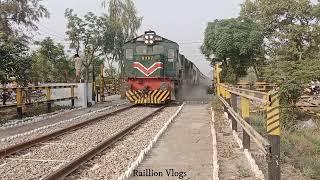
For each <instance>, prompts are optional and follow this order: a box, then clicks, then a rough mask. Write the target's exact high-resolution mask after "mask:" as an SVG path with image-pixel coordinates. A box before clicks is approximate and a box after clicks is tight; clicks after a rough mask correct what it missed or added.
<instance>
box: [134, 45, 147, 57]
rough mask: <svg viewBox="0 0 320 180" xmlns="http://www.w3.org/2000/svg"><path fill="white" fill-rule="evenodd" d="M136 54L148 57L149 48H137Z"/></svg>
mask: <svg viewBox="0 0 320 180" xmlns="http://www.w3.org/2000/svg"><path fill="white" fill-rule="evenodd" d="M136 53H137V55H146V54H147V46H137V47H136Z"/></svg>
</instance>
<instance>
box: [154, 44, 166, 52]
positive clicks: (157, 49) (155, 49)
mask: <svg viewBox="0 0 320 180" xmlns="http://www.w3.org/2000/svg"><path fill="white" fill-rule="evenodd" d="M163 53H164V47H163V46H159V45H156V46H153V54H163Z"/></svg>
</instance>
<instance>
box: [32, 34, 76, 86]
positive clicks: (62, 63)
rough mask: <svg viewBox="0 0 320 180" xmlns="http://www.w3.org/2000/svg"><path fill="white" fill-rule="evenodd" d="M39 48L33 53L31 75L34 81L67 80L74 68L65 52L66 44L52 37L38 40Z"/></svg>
mask: <svg viewBox="0 0 320 180" xmlns="http://www.w3.org/2000/svg"><path fill="white" fill-rule="evenodd" d="M36 44H37V45H39V46H40V47H39V49H38V50H36V51H35V52H33V54H32V70H31V73H32V75H31V77H32V80H33V82H39V81H40V82H66V81H67V74H69V72H70V71H71V69H72V66H71V64H70V61H68V60H67V57H66V55H65V52H64V46H62V45H61V44H55V43H54V41H53V40H52V39H51V38H49V37H48V38H46V39H44V40H43V41H41V42H37V43H36Z"/></svg>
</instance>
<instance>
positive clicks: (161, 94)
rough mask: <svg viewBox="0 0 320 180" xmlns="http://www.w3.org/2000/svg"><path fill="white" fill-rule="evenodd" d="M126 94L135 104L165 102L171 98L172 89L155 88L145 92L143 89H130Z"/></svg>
mask: <svg viewBox="0 0 320 180" xmlns="http://www.w3.org/2000/svg"><path fill="white" fill-rule="evenodd" d="M126 96H127V98H128V100H129V101H130V102H132V103H134V104H164V103H165V102H166V101H167V100H168V99H170V91H169V90H154V91H148V92H143V91H142V90H138V91H136V90H128V91H127V92H126Z"/></svg>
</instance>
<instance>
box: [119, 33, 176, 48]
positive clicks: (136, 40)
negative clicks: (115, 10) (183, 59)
mask: <svg viewBox="0 0 320 180" xmlns="http://www.w3.org/2000/svg"><path fill="white" fill-rule="evenodd" d="M144 35H145V34H142V35H140V36H138V37H136V38H133V39H131V40H129V41H127V42H125V44H127V43H134V42H140V41H141V42H143V41H144V39H143V38H144ZM155 37H156V38H161V41H166V42H169V43H175V44H177V45H178V43H176V42H174V41H171V40H169V39H167V38H164V37H162V36H159V35H157V34H155Z"/></svg>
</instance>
